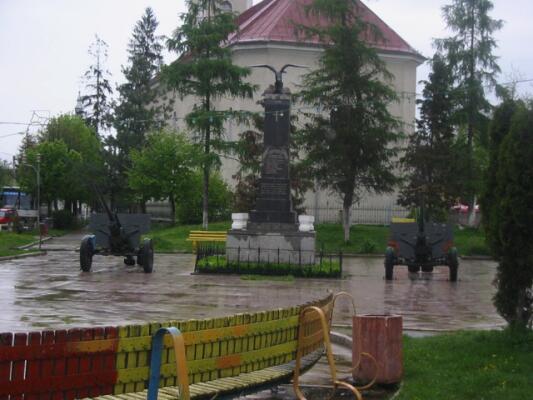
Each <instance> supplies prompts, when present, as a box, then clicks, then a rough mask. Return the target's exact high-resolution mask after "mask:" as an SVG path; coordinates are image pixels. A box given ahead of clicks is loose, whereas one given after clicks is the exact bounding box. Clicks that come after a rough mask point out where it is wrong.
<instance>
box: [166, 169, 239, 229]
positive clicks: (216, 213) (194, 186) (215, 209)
mask: <svg viewBox="0 0 533 400" xmlns="http://www.w3.org/2000/svg"><path fill="white" fill-rule="evenodd" d="M202 193H203V186H202V174H201V173H200V172H198V173H195V174H194V175H193V176H192V178H191V181H190V185H189V187H188V189H187V195H186V196H183V200H182V201H181V202H180V203H179V204H177V205H176V211H177V212H176V214H177V217H178V220H179V222H180V223H182V224H199V223H201V222H202ZM231 198H232V193H231V190H230V189H229V187H228V185H227V184H226V183H225V182H224V181H223V180H222V177H221V176H220V174H218V173H213V174H211V178H210V179H209V221H211V222H215V221H224V220H228V219H229V218H230V214H231Z"/></svg>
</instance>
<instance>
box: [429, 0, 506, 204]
mask: <svg viewBox="0 0 533 400" xmlns="http://www.w3.org/2000/svg"><path fill="white" fill-rule="evenodd" d="M492 9H493V4H492V2H491V1H490V0H452V4H450V5H447V6H445V7H444V8H443V14H444V20H445V21H446V24H447V26H448V28H449V29H451V30H452V32H453V33H454V35H453V36H451V37H448V38H445V39H439V40H437V41H436V45H437V48H438V49H439V50H441V51H442V52H443V53H444V55H445V56H446V60H447V61H448V63H449V64H450V66H451V67H452V70H453V74H454V77H455V79H456V92H457V97H456V99H457V103H458V106H459V107H458V108H457V121H458V123H459V124H463V125H466V137H467V153H466V157H467V170H466V175H467V177H468V179H472V178H473V177H474V157H473V147H474V144H473V143H474V137H475V136H476V135H479V134H480V133H481V132H483V121H484V119H485V118H484V115H483V113H487V112H488V111H489V110H490V104H489V102H488V101H487V99H486V95H485V88H484V86H485V85H492V86H495V84H496V79H495V77H496V75H497V74H498V73H499V72H500V68H499V66H498V63H497V57H496V56H495V55H494V49H495V48H496V47H497V44H496V40H495V39H494V36H493V35H494V32H496V31H498V30H499V29H501V27H502V26H503V22H502V21H501V20H497V19H493V18H492V17H490V15H489V13H490V12H491V11H492ZM467 195H468V197H469V198H470V199H469V202H470V205H471V206H472V205H473V203H474V195H475V193H474V192H473V189H472V188H470V191H469V193H467ZM470 208H471V211H472V212H473V207H470Z"/></svg>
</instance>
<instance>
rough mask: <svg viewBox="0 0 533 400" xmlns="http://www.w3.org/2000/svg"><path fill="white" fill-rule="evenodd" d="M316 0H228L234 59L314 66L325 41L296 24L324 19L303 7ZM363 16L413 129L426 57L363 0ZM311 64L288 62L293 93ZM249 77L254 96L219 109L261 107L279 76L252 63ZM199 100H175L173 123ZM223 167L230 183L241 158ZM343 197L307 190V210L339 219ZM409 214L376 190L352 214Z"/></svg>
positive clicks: (233, 129) (234, 130) (231, 134)
mask: <svg viewBox="0 0 533 400" xmlns="http://www.w3.org/2000/svg"><path fill="white" fill-rule="evenodd" d="M310 2H311V0H263V1H261V2H259V3H257V4H255V5H253V6H252V4H251V0H227V1H225V2H224V3H223V7H224V8H225V9H227V10H232V11H233V12H236V13H239V16H238V19H237V24H238V30H237V31H236V32H235V33H233V34H232V35H231V36H230V38H229V41H228V46H229V47H230V48H231V51H232V57H233V62H234V63H235V64H237V65H239V66H243V67H249V66H251V65H256V64H267V65H271V66H273V67H274V68H276V69H277V70H279V68H281V67H282V66H283V65H285V64H289V63H290V64H297V65H302V66H306V67H308V68H309V69H312V68H315V67H316V65H317V61H318V59H319V56H320V54H321V51H322V50H321V44H320V42H319V41H318V40H317V39H314V38H311V39H306V40H302V38H301V37H299V36H298V35H297V33H296V31H295V29H294V24H295V23H296V24H305V25H312V24H314V23H319V22H317V21H314V17H308V16H307V15H306V13H305V10H304V7H305V5H307V4H310ZM360 11H361V17H362V18H364V19H365V20H366V21H368V22H370V23H372V24H374V25H375V26H377V27H378V28H379V29H380V30H381V32H382V35H383V40H381V41H380V42H379V43H371V44H372V46H374V47H375V48H376V49H377V50H378V52H379V55H380V57H382V59H383V60H384V61H385V63H386V66H387V69H388V70H389V72H391V73H392V74H393V76H394V79H393V81H392V86H393V88H394V89H395V90H396V92H397V93H398V97H399V99H400V101H399V102H397V103H394V104H391V105H390V111H391V112H392V114H393V115H395V116H397V117H398V118H399V119H400V120H401V121H402V122H403V124H404V129H403V131H404V132H405V133H406V134H408V133H411V132H412V131H413V130H414V122H415V111H416V82H417V79H416V69H417V67H418V66H419V65H420V64H421V63H423V62H424V60H425V59H424V57H422V56H421V55H420V54H419V53H418V52H417V51H416V50H414V49H413V48H412V47H411V46H410V45H409V44H408V43H407V42H406V41H405V40H403V39H402V38H401V37H400V36H399V35H398V34H397V33H396V32H395V31H394V30H393V29H391V28H390V27H389V26H388V25H387V24H386V23H385V22H384V21H383V20H381V19H380V18H379V17H378V16H377V15H376V14H375V13H374V12H373V11H372V10H370V9H369V8H368V7H367V6H366V5H364V4H363V3H361V9H360ZM307 72H308V69H303V68H289V69H287V71H286V73H285V74H284V75H283V82H284V86H285V87H288V88H289V89H290V90H291V92H292V93H296V92H297V91H298V85H299V84H300V82H301V78H302V75H303V74H305V73H307ZM247 80H249V81H250V82H251V83H253V84H255V85H257V86H258V90H257V91H256V92H255V94H254V97H253V99H221V100H219V101H218V103H215V107H216V108H217V109H229V108H230V107H231V108H232V109H233V110H247V111H261V110H262V108H261V106H260V105H259V104H257V102H258V101H259V100H260V99H261V95H262V93H263V92H264V91H265V89H266V88H267V87H268V86H269V85H271V84H272V83H273V81H274V77H273V74H272V72H271V71H268V70H266V69H262V68H252V71H251V74H250V75H249V76H248V78H247ZM193 104H194V99H191V98H184V99H180V98H176V99H175V102H174V119H173V121H169V125H171V126H173V127H175V128H177V129H182V128H184V126H183V124H184V122H183V117H184V116H185V115H186V114H187V113H189V112H190V111H191V109H192V106H193ZM298 107H299V106H298V104H294V105H293V110H292V112H293V113H295V112H298ZM244 129H245V128H244V127H240V126H236V125H235V123H233V124H231V123H228V125H227V126H226V135H227V139H228V140H237V139H238V136H239V134H240V133H241V132H242V131H243V130H244ZM222 162H223V164H222V168H221V173H222V176H223V178H224V179H225V180H226V182H227V183H228V184H229V185H230V186H234V182H233V179H232V175H234V174H235V172H236V170H237V161H235V160H233V159H230V158H223V159H222ZM341 204H342V203H341V202H340V201H339V199H338V198H337V197H336V196H334V195H332V194H330V193H328V192H326V191H322V190H316V191H310V192H308V193H307V194H306V199H305V206H306V209H307V214H309V215H314V216H315V219H316V222H326V221H331V222H334V221H338V220H339V211H340V210H341V209H342V205H341ZM393 215H394V216H402V215H405V210H403V209H402V208H401V207H398V206H397V205H396V195H394V194H391V195H384V196H382V195H380V196H375V195H372V194H366V195H364V196H363V199H362V200H361V202H360V203H359V204H358V205H357V204H356V205H354V208H353V210H352V220H353V222H354V223H388V222H390V219H391V217H392V216H393Z"/></svg>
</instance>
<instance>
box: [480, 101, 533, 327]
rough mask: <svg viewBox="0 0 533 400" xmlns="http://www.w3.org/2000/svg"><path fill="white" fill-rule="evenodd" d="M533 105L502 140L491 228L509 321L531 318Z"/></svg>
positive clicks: (501, 302) (501, 301)
mask: <svg viewBox="0 0 533 400" xmlns="http://www.w3.org/2000/svg"><path fill="white" fill-rule="evenodd" d="M532 127H533V104H529V105H527V106H526V105H524V104H520V105H519V107H517V111H516V112H515V114H514V116H513V119H512V123H511V127H510V131H509V133H508V134H507V135H506V136H505V138H504V139H503V141H502V144H501V145H500V149H499V153H498V165H497V171H496V178H497V179H496V187H495V188H494V190H493V194H492V204H493V205H492V207H495V210H496V211H495V212H492V213H491V214H490V215H491V216H490V219H489V227H488V233H489V238H490V239H491V240H490V241H491V246H492V250H493V251H494V253H495V255H496V256H497V258H498V260H499V265H498V272H497V276H496V283H497V287H498V291H497V293H496V295H495V297H494V303H495V305H496V308H497V310H498V312H499V313H500V314H501V315H502V316H503V317H504V318H505V319H506V320H507V322H509V324H510V325H516V326H521V327H524V326H527V325H528V324H529V323H531V322H532V317H533V291H532V290H531V288H532V286H533V241H532V240H531V238H532V237H533V212H531V209H532V204H533V185H531V181H532V178H533V163H532V162H531V160H533V128H532Z"/></svg>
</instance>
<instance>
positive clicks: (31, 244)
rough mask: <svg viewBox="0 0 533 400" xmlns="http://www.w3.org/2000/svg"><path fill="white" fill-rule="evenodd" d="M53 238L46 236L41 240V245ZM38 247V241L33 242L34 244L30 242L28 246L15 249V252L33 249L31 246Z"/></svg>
mask: <svg viewBox="0 0 533 400" xmlns="http://www.w3.org/2000/svg"><path fill="white" fill-rule="evenodd" d="M53 238H54V237H53V236H47V237H45V238H43V239H41V244H42V243H45V242H48V241H49V240H52V239H53ZM38 245H39V241H38V240H37V241H35V242H32V243H30V244H25V245H24V246H20V247H17V248H16V249H17V250H26V249H29V248H30V247H33V246H38Z"/></svg>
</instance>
